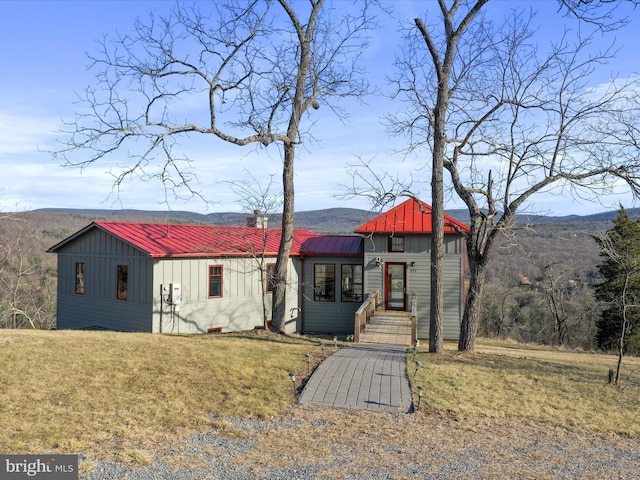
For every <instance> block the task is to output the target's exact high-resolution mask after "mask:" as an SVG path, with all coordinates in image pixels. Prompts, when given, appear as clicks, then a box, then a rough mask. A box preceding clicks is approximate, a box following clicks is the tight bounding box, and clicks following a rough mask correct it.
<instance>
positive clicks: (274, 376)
mask: <svg viewBox="0 0 640 480" xmlns="http://www.w3.org/2000/svg"><path fill="white" fill-rule="evenodd" d="M309 351H314V356H315V357H319V356H320V352H319V347H317V346H315V344H314V343H310V342H309V341H305V340H304V339H300V340H296V339H286V338H282V337H279V336H274V335H269V334H268V333H263V334H262V335H261V336H256V335H253V336H251V335H249V336H245V337H242V336H237V337H233V336H189V337H178V336H163V335H151V334H123V333H111V332H71V331H59V332H44V331H11V330H1V331H0V363H1V364H2V366H3V368H2V369H1V370H0V423H1V424H2V426H3V428H2V429H0V451H1V452H3V453H5V454H10V453H41V452H52V453H55V452H60V453H63V452H88V453H90V454H95V455H98V456H106V455H108V454H110V453H111V454H112V453H113V452H117V453H116V455H120V456H123V458H124V459H126V460H127V463H143V464H144V463H145V460H144V458H143V457H144V455H141V454H138V453H136V452H138V450H140V449H145V448H147V447H149V446H151V445H157V444H162V443H166V442H167V441H172V440H174V439H175V438H176V437H179V436H181V435H182V434H188V433H189V432H193V431H197V430H201V429H206V428H209V427H210V425H211V422H212V418H214V417H226V416H243V417H250V418H270V417H273V416H277V415H279V413H280V412H281V410H282V408H283V407H285V406H287V405H289V404H291V402H292V384H291V381H290V379H289V376H288V372H289V371H290V370H299V371H300V372H301V374H302V373H304V371H305V370H306V367H305V353H307V352H309Z"/></svg>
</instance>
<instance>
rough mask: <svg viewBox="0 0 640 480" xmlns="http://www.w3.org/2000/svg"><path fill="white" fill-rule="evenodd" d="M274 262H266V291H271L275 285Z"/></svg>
mask: <svg viewBox="0 0 640 480" xmlns="http://www.w3.org/2000/svg"><path fill="white" fill-rule="evenodd" d="M275 276H276V264H275V263H267V293H272V292H273V290H274V288H275V285H276V279H275Z"/></svg>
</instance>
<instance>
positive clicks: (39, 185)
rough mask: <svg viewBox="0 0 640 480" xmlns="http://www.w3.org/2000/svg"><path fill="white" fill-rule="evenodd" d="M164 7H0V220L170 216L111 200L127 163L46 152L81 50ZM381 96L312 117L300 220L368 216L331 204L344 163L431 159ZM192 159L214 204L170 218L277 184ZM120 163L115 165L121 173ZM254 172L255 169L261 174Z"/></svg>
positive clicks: (551, 10) (205, 154)
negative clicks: (336, 113) (391, 126)
mask: <svg viewBox="0 0 640 480" xmlns="http://www.w3.org/2000/svg"><path fill="white" fill-rule="evenodd" d="M529 3H530V4H532V5H533V6H534V8H536V9H538V10H539V11H540V14H539V17H538V18H539V19H540V20H541V28H542V31H543V32H544V30H545V29H549V30H553V29H557V28H559V27H561V26H562V23H563V22H564V20H562V19H561V18H559V16H558V14H557V13H556V10H557V7H556V6H557V3H556V2H555V0H538V1H534V2H529ZM521 4H522V2H520V1H508V0H496V1H492V2H489V6H490V7H491V10H489V9H488V13H490V14H496V13H498V12H500V11H501V10H504V9H506V8H511V7H513V6H515V5H521ZM171 5H172V2H169V1H81V0H76V1H55V0H53V1H35V0H32V1H30V0H25V1H11V0H3V1H0V63H1V64H2V74H1V75H0V167H1V169H2V173H1V174H0V210H5V211H6V210H30V209H35V208H44V207H64V208H132V209H152V210H165V209H167V206H166V205H164V204H163V203H162V202H163V201H164V199H165V197H164V193H163V189H162V187H161V186H160V185H159V184H157V183H152V182H146V183H145V182H140V181H133V182H131V183H128V184H126V185H124V188H123V189H122V190H121V191H120V193H119V195H118V196H114V195H113V194H112V177H111V176H110V175H109V173H108V172H109V170H110V169H111V168H113V167H114V166H116V165H117V164H123V163H124V162H125V158H124V157H122V158H121V159H114V160H113V162H112V164H101V165H97V166H95V167H90V168H87V169H85V170H84V171H82V172H81V171H79V170H77V169H69V168H62V167H60V166H59V162H57V161H55V160H53V159H52V158H51V156H50V155H49V154H47V153H44V151H47V150H52V149H56V148H57V147H56V142H57V141H59V140H60V139H62V138H63V136H61V135H60V134H59V133H57V132H58V131H59V130H60V129H61V128H62V120H72V119H73V118H74V114H75V112H76V111H77V110H78V108H79V106H78V105H77V103H76V100H77V97H76V92H81V91H82V90H84V88H85V87H87V86H88V85H91V84H92V83H93V82H94V79H95V72H92V71H89V70H87V64H88V60H87V56H86V53H87V52H95V51H96V47H95V40H96V39H99V38H101V37H102V36H103V35H104V34H113V33H114V32H116V31H118V32H126V31H128V30H129V29H130V28H131V25H132V24H133V21H134V19H135V18H136V17H141V18H145V17H146V14H147V12H148V11H149V10H154V11H157V12H162V11H165V10H167V9H168V8H170V7H171ZM428 5H429V2H426V1H409V0H406V1H399V2H395V3H394V7H395V11H396V16H397V17H398V18H401V19H402V20H404V21H410V20H411V19H412V18H413V17H414V16H415V15H416V14H418V13H421V12H423V11H424V10H425V8H426V7H427V6H428ZM385 23H386V24H387V28H386V29H385V30H384V32H379V33H378V34H377V36H376V38H374V41H373V42H372V49H371V51H370V52H367V54H366V56H365V58H366V59H367V61H368V68H369V71H370V72H371V82H372V83H374V84H377V85H378V86H379V87H380V88H381V89H382V90H385V89H388V87H387V86H386V84H385V82H384V74H385V73H388V71H386V69H388V68H391V62H392V61H393V54H394V51H395V49H396V48H398V46H399V45H400V37H399V34H397V32H396V28H395V25H392V23H393V22H392V21H391V20H385ZM639 26H640V17H639V12H634V13H633V16H632V23H631V24H630V25H628V26H627V27H626V28H625V29H624V30H622V31H620V32H617V33H616V37H617V38H618V41H619V44H620V46H621V48H622V49H621V51H620V54H619V60H618V62H617V63H616V64H615V65H612V66H610V67H607V69H606V70H605V71H603V78H604V77H607V76H608V75H609V73H610V72H611V70H613V71H616V72H619V73H620V75H622V76H624V75H630V74H632V73H633V72H637V71H638V66H639V65H640V61H639V60H640V55H639V52H638V47H637V44H638V39H639V38H640V37H639V35H638V33H637V32H638V31H639V30H638V28H639ZM397 108H398V106H397V105H395V106H394V105H393V104H392V103H391V101H390V100H388V99H386V98H385V97H381V96H378V97H376V98H372V99H368V100H367V104H366V105H359V104H354V105H353V107H352V108H351V119H350V122H349V123H347V124H344V125H343V124H340V123H339V122H338V121H336V119H335V117H329V116H327V115H324V116H322V115H321V116H320V117H319V118H318V124H317V125H316V128H315V129H314V135H315V137H316V139H317V142H315V143H313V144H308V145H307V146H306V149H305V150H304V151H301V153H300V157H299V159H298V161H297V173H296V194H297V195H296V210H298V211H302V210H315V209H322V208H331V207H341V206H348V207H353V208H369V204H368V203H367V202H366V200H364V199H353V200H349V201H345V200H344V199H340V198H336V196H340V195H341V194H343V193H344V192H345V189H344V187H343V186H342V185H344V184H349V183H350V181H351V179H350V177H349V176H348V174H347V171H346V167H347V164H348V163H353V162H355V161H356V158H357V157H358V156H361V157H362V158H365V159H370V158H373V159H374V160H373V164H374V165H379V166H380V168H381V169H385V170H388V171H390V172H393V173H398V174H400V175H408V174H409V173H410V172H414V171H416V169H419V168H420V167H421V166H422V165H423V164H424V163H425V158H427V161H428V157H427V155H426V154H425V153H421V154H419V155H414V156H412V157H408V158H404V157H402V156H400V155H397V154H394V153H393V149H394V146H395V147H402V146H403V144H404V141H405V140H404V139H402V138H392V137H389V136H388V135H387V134H386V133H385V129H384V127H383V126H382V125H381V124H380V117H381V115H383V114H385V113H390V112H393V111H396V110H397ZM190 148H191V151H190V154H191V155H192V156H193V158H194V161H195V172H196V173H197V175H198V179H199V184H198V185H197V188H198V189H199V190H201V191H202V193H203V195H205V196H206V197H207V198H208V199H209V200H211V201H212V202H216V203H214V204H213V205H208V206H207V205H205V204H204V203H202V202H201V201H198V200H195V199H194V200H192V201H190V202H188V203H185V202H182V201H179V200H175V201H174V200H171V202H170V205H169V207H170V208H171V209H173V210H192V211H198V212H203V213H206V212H212V211H239V210H240V209H241V207H240V205H239V204H238V202H237V200H238V198H237V196H236V194H234V193H233V191H231V189H230V188H229V186H228V184H227V183H225V182H233V181H240V180H242V179H243V177H244V174H243V171H244V169H248V170H251V171H252V173H253V174H255V175H256V176H257V177H259V178H260V179H261V181H265V179H267V178H269V176H270V175H274V176H275V181H276V183H278V179H279V175H280V173H279V169H278V167H279V165H280V159H279V156H278V152H277V151H276V150H273V151H272V152H271V153H269V152H265V151H264V150H263V151H260V152H256V151H254V150H252V149H239V148H237V147H234V148H232V147H229V146H226V145H224V144H222V143H221V142H220V141H217V140H216V139H211V140H210V141H206V142H194V145H191V146H190ZM118 162H119V163H118ZM256 165H259V166H260V167H259V169H257V168H256ZM420 176H422V179H423V180H424V182H423V186H422V190H421V191H419V194H420V196H421V197H422V198H423V199H424V200H425V201H427V202H429V200H430V193H429V187H428V183H429V179H428V178H425V173H424V171H422V172H421V173H417V174H414V177H415V178H420ZM620 201H622V202H624V204H625V206H628V207H631V206H634V205H633V204H632V203H631V201H630V200H629V197H627V196H626V195H624V194H621V195H620V196H617V197H611V198H607V199H602V200H601V202H600V203H601V204H591V203H576V202H573V201H572V200H571V199H570V198H566V197H563V196H561V195H559V194H556V195H545V196H540V197H537V199H536V202H535V205H532V206H530V208H532V209H535V210H543V211H545V212H548V213H551V214H555V215H565V214H571V213H576V214H581V215H583V214H588V213H595V212H598V211H603V210H609V209H615V208H617V205H618V203H619V202H620ZM447 207H448V208H461V207H463V204H462V203H461V202H459V201H456V200H455V199H451V200H450V201H449V202H448V205H447Z"/></svg>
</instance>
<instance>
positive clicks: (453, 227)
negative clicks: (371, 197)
mask: <svg viewBox="0 0 640 480" xmlns="http://www.w3.org/2000/svg"><path fill="white" fill-rule="evenodd" d="M444 224H445V227H444V233H445V234H453V233H459V232H460V231H462V232H468V231H469V227H468V226H467V225H465V224H464V223H462V222H459V221H458V220H456V219H455V218H453V217H450V216H449V215H446V214H445V216H444ZM432 232H433V229H432V223H431V206H430V205H428V204H426V203H424V202H423V201H421V200H416V199H413V198H410V199H409V200H406V201H405V202H403V203H401V204H400V205H397V206H396V207H394V208H392V209H391V210H389V211H387V212H385V213H383V214H382V215H378V216H377V217H376V218H374V219H373V220H370V221H368V222H367V223H365V224H364V225H360V226H359V227H358V228H356V230H355V233H361V234H371V233H390V234H394V233H395V234H398V233H432Z"/></svg>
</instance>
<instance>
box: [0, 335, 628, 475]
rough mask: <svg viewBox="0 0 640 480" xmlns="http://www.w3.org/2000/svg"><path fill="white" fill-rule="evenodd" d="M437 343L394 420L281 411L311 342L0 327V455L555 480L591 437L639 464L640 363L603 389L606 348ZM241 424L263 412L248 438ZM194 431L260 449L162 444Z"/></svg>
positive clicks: (609, 363) (611, 360) (316, 351)
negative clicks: (465, 349) (450, 469)
mask: <svg viewBox="0 0 640 480" xmlns="http://www.w3.org/2000/svg"><path fill="white" fill-rule="evenodd" d="M326 343H327V345H329V344H331V342H326ZM447 347H448V350H447V353H446V354H445V355H442V356H434V355H429V354H426V353H419V354H418V360H420V361H421V362H422V363H423V368H422V369H420V370H419V372H418V375H417V378H416V379H414V378H413V372H414V370H415V366H414V364H413V363H412V361H411V360H410V361H409V365H408V368H409V373H410V377H411V379H412V380H413V381H414V382H413V386H414V389H415V387H416V386H417V385H425V386H426V387H427V393H426V397H425V398H424V400H423V408H422V409H421V410H420V411H419V412H418V413H417V415H404V414H385V413H382V412H381V413H373V412H356V411H349V410H335V409H322V408H313V407H298V408H295V409H291V408H290V406H291V404H292V403H293V402H292V385H291V381H290V379H289V376H288V372H289V371H291V370H296V371H298V372H299V374H300V376H304V373H305V372H306V363H305V354H306V353H307V352H312V353H313V355H314V359H315V360H319V358H320V356H321V350H320V347H318V346H317V342H316V341H315V340H311V339H305V338H283V337H279V336H274V335H270V334H268V332H262V333H260V334H257V333H254V334H248V335H237V336H228V335H222V336H220V335H218V336H184V337H181V336H163V335H150V334H121V333H110V332H69V331H59V332H34V331H8V330H1V331H0V361H1V362H2V365H3V368H2V370H1V371H0V422H1V424H2V426H3V428H2V429H0V451H2V452H4V453H42V452H51V453H74V452H82V453H84V454H85V456H86V458H87V460H85V461H84V462H82V465H81V468H83V471H90V470H91V469H92V468H93V465H95V462H94V460H93V459H92V458H102V457H110V458H112V459H115V460H119V461H121V462H122V463H125V464H127V465H131V466H134V467H144V466H145V465H147V464H149V463H150V462H152V461H154V460H153V459H154V458H156V455H159V456H158V457H157V458H163V457H166V458H164V460H163V461H166V462H167V463H170V464H171V465H172V466H173V467H174V468H181V467H186V466H188V467H190V468H193V467H194V466H198V465H200V464H199V463H198V462H201V463H202V462H204V461H205V460H203V459H206V458H209V457H210V456H212V455H213V456H216V458H218V459H220V460H221V461H222V460H225V459H226V460H228V461H232V462H233V463H237V464H240V465H245V466H247V465H250V466H251V468H255V469H256V472H259V470H260V468H261V467H268V466H277V465H281V464H282V462H283V461H284V460H286V462H287V463H292V464H298V465H305V464H307V463H309V462H315V463H318V462H320V463H325V464H326V465H333V466H331V467H329V466H327V470H326V472H325V474H326V477H327V478H341V477H342V476H348V475H349V474H354V475H355V472H357V471H358V469H364V470H362V471H365V472H366V468H373V467H375V466H376V465H378V464H379V465H380V466H384V465H387V466H389V465H392V464H393V462H395V464H397V476H396V477H394V478H404V477H403V475H404V473H402V472H403V471H404V470H402V468H403V465H405V466H406V463H407V462H418V463H420V464H421V465H422V467H420V468H421V469H423V470H424V469H425V468H427V466H429V465H430V466H429V468H433V469H437V468H439V467H438V465H439V463H438V462H441V463H442V462H446V461H448V460H447V459H449V458H451V459H456V458H461V457H460V455H463V456H464V455H466V454H469V452H471V453H472V454H473V455H475V453H473V452H477V453H478V455H479V456H480V457H481V458H482V461H483V462H484V467H483V469H484V470H483V471H484V472H485V473H487V474H488V477H487V478H508V477H509V475H506V474H505V472H511V471H512V472H513V473H514V474H518V473H520V474H521V476H520V478H537V476H536V475H537V473H539V469H540V468H541V465H543V464H544V465H549V467H545V468H549V472H551V473H549V475H542V476H538V477H539V478H545V477H546V478H552V477H553V474H552V473H553V469H552V467H551V465H552V464H555V462H557V464H560V463H561V462H562V461H563V459H566V455H567V449H571V452H573V454H574V455H580V454H581V453H580V452H583V451H587V450H588V449H589V448H591V447H592V446H593V448H595V447H596V446H598V450H597V451H596V450H594V452H595V453H597V454H598V455H600V454H601V453H602V452H605V454H608V453H606V452H608V451H609V450H606V446H608V445H609V444H612V445H613V444H615V445H617V446H618V447H617V448H623V447H624V449H626V450H628V451H630V452H634V453H633V455H631V456H629V458H637V457H636V456H635V452H637V451H640V444H639V443H638V439H639V438H640V399H639V397H640V395H639V393H640V390H639V387H638V385H640V359H638V358H626V359H625V361H624V368H623V376H622V378H623V380H624V384H623V385H621V386H620V387H613V386H610V385H607V384H606V376H607V372H608V369H609V368H612V367H613V366H615V360H616V359H615V357H613V356H605V355H595V354H588V353H580V352H567V351H562V350H554V349H549V348H542V347H537V346H526V345H525V346H523V345H517V344H512V343H507V342H490V341H484V340H483V341H479V342H478V353H477V354H475V355H459V354H458V353H457V352H455V346H452V345H448V346H447ZM331 350H332V349H331ZM327 353H330V349H329V348H327ZM410 357H411V356H410ZM285 413H286V415H285ZM238 418H245V419H246V418H253V419H257V420H260V421H261V420H264V419H268V420H269V421H268V422H265V423H264V425H266V426H265V428H264V431H263V430H262V429H261V430H259V431H252V430H250V429H249V430H247V429H246V428H244V427H243V428H241V427H238V424H237V423H236V421H235V420H234V419H238ZM199 431H200V432H210V433H209V434H210V435H214V436H220V437H224V438H229V439H233V440H234V441H243V440H246V441H249V440H250V441H251V443H252V444H254V445H255V448H253V449H249V450H247V451H246V452H244V453H239V452H235V453H234V455H233V456H229V452H226V451H225V450H224V448H220V449H219V451H218V450H216V448H218V447H215V445H207V446H206V448H207V449H208V450H207V451H206V452H205V455H204V456H203V457H197V456H194V454H193V452H192V451H190V450H188V449H187V450H185V451H184V453H183V454H182V455H180V454H178V455H173V454H171V455H170V454H169V453H166V452H179V451H180V450H181V446H186V445H188V444H190V442H189V440H188V439H189V437H190V436H191V434H193V433H195V432H199ZM572 432H575V433H572ZM620 434H622V435H620ZM416 439H420V441H419V442H417V441H416ZM545 442H546V443H545ZM554 442H555V443H554ZM558 442H562V445H563V447H562V449H558V448H557V447H558V445H559V443H558ZM625 442H626V443H625ZM600 446H601V447H600ZM163 447H166V452H165V453H164V454H163V453H162V451H161V450H163V449H164V448H163ZM436 447H437V448H436ZM203 448H204V447H203ZM626 450H625V451H626ZM522 451H527V452H528V453H527V456H526V457H522V454H521V452H522ZM611 451H612V452H613V451H614V450H611ZM283 452H285V453H286V457H287V458H286V459H285V458H283ZM554 452H555V453H554ZM595 453H594V454H595ZM345 455H346V456H347V457H348V458H349V462H352V463H349V462H345V459H346V457H345ZM612 455H613V453H612ZM227 457H228V458H227ZM536 458H538V459H539V461H538V460H535V459H536ZM525 460H526V461H527V462H529V463H528V464H527V465H523V464H522V462H523V461H525ZM451 461H454V460H451ZM518 462H520V463H518ZM629 462H630V465H631V464H632V463H633V461H632V460H629ZM443 464H444V463H443ZM335 465H340V467H339V470H340V471H338V470H332V469H334V468H338V467H336V466H335ZM202 466H203V467H204V463H203V464H202ZM385 468H386V467H385ZM388 468H391V467H388ZM416 468H417V467H416ZM509 468H512V470H509ZM605 468H606V466H602V469H603V470H601V471H603V472H604V471H605V470H604V469H605ZM492 469H495V473H496V474H495V475H493V474H492V473H491V472H493V470H492ZM527 469H528V470H527ZM421 471H422V470H421ZM434 471H436V470H434ZM424 472H427V470H424ZM424 472H423V473H424ZM523 472H529V473H530V475H529V473H527V475H524V474H523ZM594 472H595V471H594ZM598 472H600V470H599V471H598ZM598 472H595V473H594V475H596V473H598ZM427 473H428V472H427ZM499 474H500V475H499ZM505 475H506V476H505ZM363 478H364V477H363ZM460 478H463V477H460ZM470 478H472V477H470ZM593 478H596V476H594V477H593Z"/></svg>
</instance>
